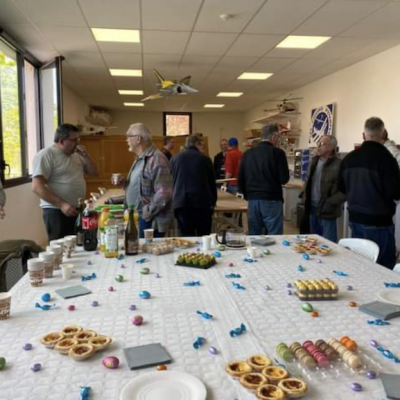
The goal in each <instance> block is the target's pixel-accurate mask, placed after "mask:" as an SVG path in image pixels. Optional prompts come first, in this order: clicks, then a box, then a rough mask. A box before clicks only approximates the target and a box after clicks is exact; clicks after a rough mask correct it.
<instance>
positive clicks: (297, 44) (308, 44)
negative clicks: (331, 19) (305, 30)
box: [276, 36, 331, 49]
mask: <svg viewBox="0 0 400 400" xmlns="http://www.w3.org/2000/svg"><path fill="white" fill-rule="evenodd" d="M329 39H331V37H330V36H288V37H287V38H286V39H284V40H282V42H280V43H279V44H278V45H277V46H276V47H277V48H284V49H315V48H317V47H318V46H320V45H321V44H322V43H325V42H326V41H328V40H329Z"/></svg>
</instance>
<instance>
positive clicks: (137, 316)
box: [132, 315, 143, 326]
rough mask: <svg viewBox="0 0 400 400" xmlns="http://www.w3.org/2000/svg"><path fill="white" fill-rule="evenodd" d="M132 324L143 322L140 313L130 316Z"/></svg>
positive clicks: (137, 324) (136, 324)
mask: <svg viewBox="0 0 400 400" xmlns="http://www.w3.org/2000/svg"><path fill="white" fill-rule="evenodd" d="M132 324H133V325H135V326H140V325H142V324H143V317H142V316H141V315H135V316H134V317H133V318H132Z"/></svg>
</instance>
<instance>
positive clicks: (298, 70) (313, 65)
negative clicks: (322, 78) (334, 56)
mask: <svg viewBox="0 0 400 400" xmlns="http://www.w3.org/2000/svg"><path fill="white" fill-rule="evenodd" d="M329 62H330V61H329V60H310V59H301V60H297V61H295V62H294V63H293V64H291V65H289V66H287V67H286V68H285V69H283V70H282V72H284V73H285V74H288V73H289V74H292V73H293V74H308V73H310V72H312V71H315V70H316V69H318V68H320V67H322V66H323V65H327V64H328V63H329Z"/></svg>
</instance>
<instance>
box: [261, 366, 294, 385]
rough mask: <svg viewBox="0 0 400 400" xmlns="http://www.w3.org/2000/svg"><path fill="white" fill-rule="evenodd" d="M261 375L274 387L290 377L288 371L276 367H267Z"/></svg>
mask: <svg viewBox="0 0 400 400" xmlns="http://www.w3.org/2000/svg"><path fill="white" fill-rule="evenodd" d="M261 373H262V374H263V375H264V376H265V377H266V378H267V379H268V381H269V382H271V383H272V384H273V385H275V384H276V383H278V382H279V381H281V380H282V379H285V378H287V377H288V376H289V374H288V372H287V371H286V369H284V368H282V367H277V366H275V365H272V366H269V367H265V368H264V369H263V370H262V371H261Z"/></svg>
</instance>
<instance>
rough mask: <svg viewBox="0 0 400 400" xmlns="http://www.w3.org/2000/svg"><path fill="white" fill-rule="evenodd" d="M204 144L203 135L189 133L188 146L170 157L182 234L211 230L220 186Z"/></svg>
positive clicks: (174, 203)
mask: <svg viewBox="0 0 400 400" xmlns="http://www.w3.org/2000/svg"><path fill="white" fill-rule="evenodd" d="M202 148H203V138H202V137H201V136H200V135H190V136H189V137H188V138H187V140H186V149H185V150H184V151H183V152H182V153H179V154H178V155H176V156H175V157H172V159H171V166H172V177H173V182H174V194H173V207H174V213H175V217H176V219H177V221H178V226H179V229H180V231H181V235H182V236H203V235H209V234H210V233H211V226H212V215H213V212H214V207H215V204H216V202H217V187H216V183H215V174H214V167H213V164H212V162H211V159H210V158H209V157H207V156H205V155H204V154H203V153H202Z"/></svg>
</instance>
